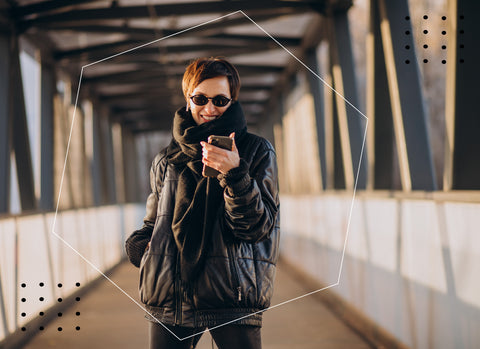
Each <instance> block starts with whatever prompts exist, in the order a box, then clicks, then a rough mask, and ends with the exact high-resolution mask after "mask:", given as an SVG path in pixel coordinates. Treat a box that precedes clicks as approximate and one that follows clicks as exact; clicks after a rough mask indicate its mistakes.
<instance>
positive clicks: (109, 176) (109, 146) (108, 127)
mask: <svg viewBox="0 0 480 349" xmlns="http://www.w3.org/2000/svg"><path fill="white" fill-rule="evenodd" d="M102 114H103V115H102V116H103V127H102V132H103V137H104V143H103V144H104V149H105V151H104V156H105V159H104V164H105V166H104V171H105V185H106V186H107V203H109V204H113V203H116V202H117V195H116V191H115V186H116V184H115V182H116V178H115V163H114V154H113V139H112V123H111V121H110V116H109V110H108V109H107V108H104V110H103V113H102Z"/></svg>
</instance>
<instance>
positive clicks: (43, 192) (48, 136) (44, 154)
mask: <svg viewBox="0 0 480 349" xmlns="http://www.w3.org/2000/svg"><path fill="white" fill-rule="evenodd" d="M54 94H55V76H54V72H53V68H52V67H51V66H47V64H46V63H44V62H42V65H41V120H40V123H41V126H40V139H41V142H40V147H41V152H40V159H41V162H40V202H39V206H40V208H41V209H43V210H53V207H54V205H53V98H54Z"/></svg>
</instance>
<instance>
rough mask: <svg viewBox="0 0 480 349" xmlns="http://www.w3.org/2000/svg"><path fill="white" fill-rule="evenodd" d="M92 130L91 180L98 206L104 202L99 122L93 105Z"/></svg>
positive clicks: (95, 201)
mask: <svg viewBox="0 0 480 349" xmlns="http://www.w3.org/2000/svg"><path fill="white" fill-rule="evenodd" d="M92 125H93V127H92V132H93V137H92V138H93V157H92V182H93V201H94V203H95V205H97V206H99V205H102V204H105V203H106V201H107V200H106V195H105V186H104V185H103V181H102V144H101V136H100V135H101V130H100V129H101V123H100V115H99V114H98V110H97V108H95V107H93V112H92Z"/></svg>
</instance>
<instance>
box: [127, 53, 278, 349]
mask: <svg viewBox="0 0 480 349" xmlns="http://www.w3.org/2000/svg"><path fill="white" fill-rule="evenodd" d="M182 87H183V93H184V96H185V100H186V102H187V105H186V107H183V108H180V109H179V110H178V111H177V112H176V113H175V116H174V120H173V139H172V141H171V143H170V145H169V146H168V147H167V148H166V149H164V150H163V151H161V152H160V153H159V154H158V155H157V156H156V157H155V159H154V161H153V163H152V167H151V171H150V182H151V188H152V192H151V194H150V195H149V197H148V199H147V205H146V206H147V214H146V216H145V218H144V225H143V227H142V228H141V229H140V230H137V231H135V232H134V233H133V234H132V235H131V236H130V237H129V238H128V239H127V241H126V250H127V254H128V257H129V259H130V261H131V262H132V263H133V264H134V265H135V266H137V267H140V298H141V301H142V302H143V303H144V304H145V308H146V309H147V311H148V313H149V314H148V315H147V318H148V319H149V320H150V329H149V331H150V348H156V349H159V348H169V349H170V348H186V349H187V348H188V349H189V348H194V347H195V344H196V342H198V339H199V337H200V336H192V335H194V334H196V333H199V332H202V331H204V330H205V329H206V328H209V329H211V331H210V332H211V335H212V337H213V339H214V340H215V342H216V344H217V346H218V347H219V348H220V349H223V348H228V349H234V348H242V349H248V348H252V349H257V348H261V338H260V326H261V323H262V312H261V310H263V309H266V308H268V307H269V305H270V299H271V297H272V293H273V280H274V276H275V264H276V262H277V258H278V247H279V246H278V244H279V199H278V181H277V167H276V158H275V152H274V150H273V148H272V146H271V144H270V143H269V142H268V141H267V140H265V139H263V138H261V137H258V136H255V135H253V134H250V133H248V132H247V126H246V121H245V117H244V115H243V112H242V108H241V106H240V104H239V103H238V102H237V99H238V93H239V89H240V79H239V76H238V72H237V70H236V69H235V68H234V67H233V65H231V64H230V63H229V62H228V61H226V60H224V59H219V58H204V59H197V60H195V61H194V62H193V63H191V64H190V65H189V66H188V67H187V68H186V71H185V74H184V76H183V82H182ZM210 135H219V136H229V137H230V138H231V139H232V140H233V142H232V143H233V144H232V149H231V150H228V149H222V148H219V147H216V146H214V145H212V144H209V143H207V139H208V137H209V136H210ZM204 165H206V166H209V167H211V168H214V169H215V170H217V171H218V172H219V174H218V176H217V177H216V178H215V177H204V176H202V170H203V166H204ZM152 316H153V317H152ZM159 322H161V324H160V323H159ZM172 333H174V334H175V335H176V336H178V337H179V338H180V339H184V338H186V337H187V338H186V339H184V340H181V341H180V340H178V339H177V338H176V337H175V336H173V335H172ZM190 336H191V337H190Z"/></svg>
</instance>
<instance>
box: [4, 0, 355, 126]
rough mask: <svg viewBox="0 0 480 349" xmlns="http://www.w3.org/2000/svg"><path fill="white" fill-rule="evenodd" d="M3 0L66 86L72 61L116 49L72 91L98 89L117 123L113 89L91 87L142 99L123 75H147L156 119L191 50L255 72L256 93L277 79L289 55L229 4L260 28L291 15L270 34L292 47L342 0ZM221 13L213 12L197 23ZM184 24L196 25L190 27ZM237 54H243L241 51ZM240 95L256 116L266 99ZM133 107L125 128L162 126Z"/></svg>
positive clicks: (173, 95) (140, 78) (73, 72)
mask: <svg viewBox="0 0 480 349" xmlns="http://www.w3.org/2000/svg"><path fill="white" fill-rule="evenodd" d="M8 4H9V6H7V5H4V8H3V9H2V8H1V7H0V13H3V15H4V17H6V18H9V19H10V26H13V27H15V30H16V31H17V32H18V33H19V34H22V35H25V36H26V37H27V38H29V39H30V40H32V41H34V42H35V43H36V44H37V43H39V44H40V43H41V45H42V46H43V50H42V52H43V54H46V55H48V56H50V57H49V58H51V59H52V60H53V61H54V62H55V64H56V66H57V67H58V69H60V70H62V71H64V72H67V75H68V76H69V77H70V79H71V82H72V91H75V87H76V86H75V84H76V83H77V80H78V77H79V74H80V71H81V69H82V67H85V66H86V65H89V64H91V63H94V62H97V61H99V60H103V59H105V58H107V57H111V56H112V55H116V54H119V53H122V54H121V55H119V56H118V57H115V58H112V59H109V60H108V61H105V62H102V63H98V64H97V66H89V67H87V68H85V69H84V72H83V73H84V74H83V79H82V87H83V88H82V89H81V93H82V96H81V98H88V97H92V96H94V98H95V97H98V99H99V101H101V102H102V104H104V105H106V106H107V108H108V109H109V110H110V114H111V115H112V116H113V117H114V118H115V119H116V120H117V121H118V122H121V121H122V118H123V115H122V114H121V113H120V114H118V115H115V111H116V110H119V109H122V106H121V105H120V104H119V102H122V95H121V93H119V92H118V93H117V92H114V91H113V89H112V92H111V93H110V95H109V96H108V98H109V99H104V100H102V98H103V97H105V96H104V95H103V94H102V93H100V92H98V91H97V89H98V88H100V87H102V85H103V87H105V86H104V85H105V84H107V83H108V84H109V86H115V87H121V88H122V89H123V91H124V93H127V91H128V92H129V93H132V96H134V97H133V98H135V99H136V101H141V100H142V98H145V102H146V103H144V104H146V105H148V99H149V96H147V95H146V96H145V97H142V93H145V86H142V85H141V84H139V85H133V84H132V81H137V82H142V83H145V84H149V86H148V87H150V88H149V90H150V91H155V92H156V93H159V94H161V95H162V99H163V101H164V105H167V106H166V107H164V108H162V110H160V111H157V115H156V118H168V119H171V115H172V112H173V111H174V110H176V109H177V108H178V107H179V106H180V105H181V104H183V103H184V102H182V101H181V98H180V99H179V98H178V97H179V86H181V83H180V81H181V76H182V74H183V71H184V68H185V66H186V65H187V64H188V63H189V62H190V61H191V60H192V59H193V58H195V57H201V56H217V55H221V56H225V57H227V58H228V59H230V60H231V61H232V62H233V63H234V64H236V66H238V67H239V71H240V74H241V76H242V78H244V77H248V76H252V77H253V76H255V77H257V81H256V85H257V87H256V91H255V92H256V93H257V94H261V93H267V94H270V93H269V92H271V86H273V85H274V84H275V81H279V80H280V76H281V75H282V74H283V73H284V68H285V66H286V64H287V63H288V61H289V59H290V57H289V56H288V54H286V52H285V51H283V50H282V49H281V48H280V47H279V46H278V44H277V43H275V42H274V41H273V40H272V39H271V38H269V37H268V36H267V35H265V34H264V33H263V32H261V31H260V30H259V29H258V28H256V27H255V25H254V24H253V23H252V22H251V21H250V20H249V19H248V18H247V17H246V16H245V15H244V14H242V13H239V12H237V13H235V12H236V11H239V10H241V11H243V12H244V13H245V14H247V15H248V16H249V17H251V18H252V19H253V20H254V21H255V22H256V23H259V24H264V23H265V24H266V25H267V26H270V27H272V24H274V23H282V21H290V23H295V26H294V27H292V29H291V30H286V29H285V28H284V29H283V30H280V31H279V32H272V33H271V34H272V35H273V36H274V37H275V39H276V40H278V42H280V43H281V44H282V45H284V46H285V47H287V48H288V49H289V50H291V51H292V52H294V53H295V54H297V53H299V52H298V51H299V50H300V48H301V47H302V41H303V34H304V30H305V29H303V28H306V27H308V25H309V23H310V22H311V21H313V20H318V18H317V16H318V14H321V13H326V11H341V10H346V9H348V8H349V7H350V6H351V5H352V1H351V0H349V1H348V0H341V1H339V0H315V1H313V0H312V1H308V0H305V1H273V0H267V1H255V0H237V1H201V0H200V1H198V0H191V1H186V2H181V3H174V2H172V1H165V0H154V1H149V2H143V1H137V0H118V1H117V0H114V1H107V0H74V1H67V2H65V1H60V0H41V1H35V2H33V1H31V0H9V1H8ZM227 14H228V16H226V17H224V18H222V19H221V20H218V21H212V22H210V23H206V24H202V23H205V22H206V21H207V20H212V19H214V18H219V17H221V16H225V15H227ZM230 14H231V15H230ZM292 21H296V22H292ZM199 24H202V25H199ZM194 25H197V26H196V27H194V28H192V27H193V26H194ZM278 27H281V25H280V26H278V25H277V28H278ZM182 31H188V35H187V34H185V35H178V36H174V37H172V38H171V39H169V40H161V41H159V42H158V43H153V44H149V45H146V46H145V47H141V48H136V47H138V46H139V45H141V44H146V43H149V42H152V41H153V40H158V39H160V38H163V37H167V36H169V35H173V34H176V33H179V32H182ZM133 48H135V49H134V50H132V51H130V52H125V51H127V50H131V49H133ZM275 50H278V51H280V52H282V51H283V52H282V54H277V56H279V57H280V56H282V57H281V58H280V59H275V62H272V61H271V59H270V58H269V54H270V55H271V54H273V52H275ZM247 55H250V57H248V59H246V56H247ZM254 56H258V57H257V58H254ZM245 62H246V63H245ZM267 62H268V63H267ZM262 75H265V76H262ZM272 76H273V79H272ZM252 85H254V84H250V88H252ZM262 86H266V88H262ZM245 87H246V88H247V87H248V85H246V86H245ZM116 96H118V98H117V97H116ZM180 96H181V95H180ZM240 101H241V102H246V103H250V104H254V107H252V108H250V109H249V108H246V112H247V121H248V122H249V124H251V125H256V124H261V123H262V122H265V121H266V120H265V119H266V118H267V117H268V111H267V104H268V101H269V99H265V98H253V99H252V98H249V99H248V100H245V101H244V100H243V99H242V94H241V96H240ZM179 103H180V104H179ZM139 104H142V103H141V102H139ZM133 114H134V112H133V111H131V112H130V113H129V117H128V120H126V121H127V123H126V124H127V125H128V127H129V128H130V130H131V131H132V132H134V133H137V132H144V131H151V130H152V129H155V128H158V127H162V128H164V127H163V126H164V124H166V123H165V122H163V123H162V122H160V123H159V122H158V121H157V120H155V119H156V118H152V117H151V116H150V115H148V116H146V114H145V113H143V112H141V111H139V112H138V113H137V117H136V118H133ZM135 121H137V122H135Z"/></svg>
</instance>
